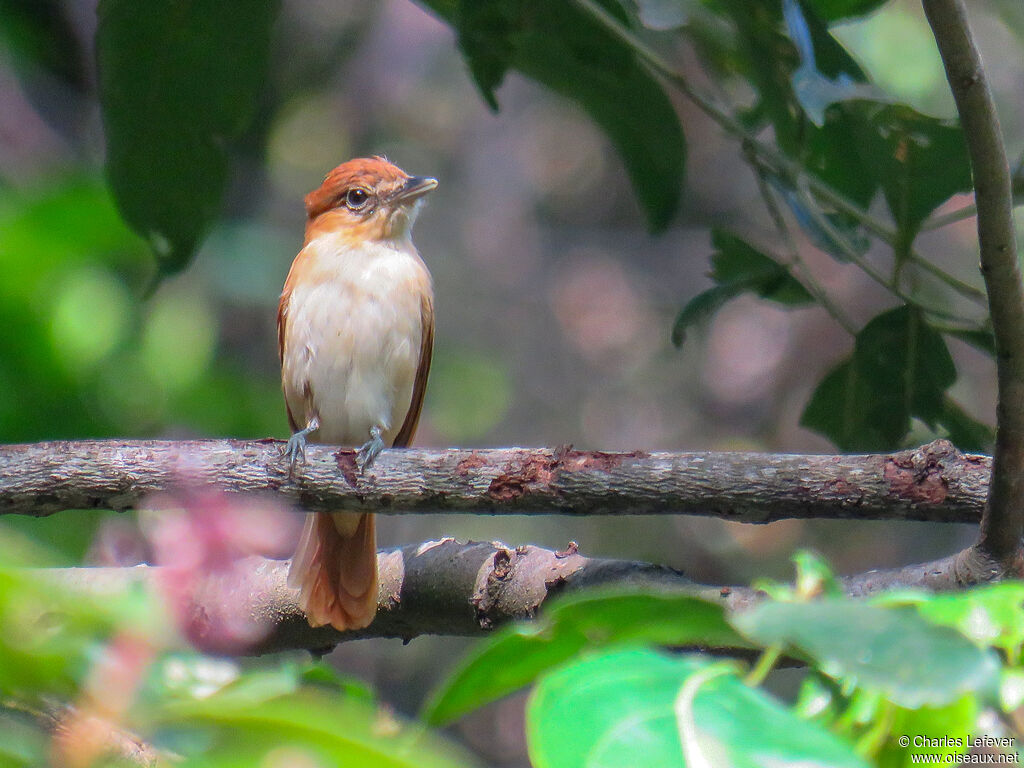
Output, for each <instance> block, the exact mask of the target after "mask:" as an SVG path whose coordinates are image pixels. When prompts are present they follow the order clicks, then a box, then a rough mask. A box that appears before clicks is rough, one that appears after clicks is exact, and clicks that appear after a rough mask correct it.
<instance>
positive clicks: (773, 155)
mask: <svg viewBox="0 0 1024 768" xmlns="http://www.w3.org/2000/svg"><path fill="white" fill-rule="evenodd" d="M576 3H577V4H578V5H579V6H580V7H581V8H583V9H584V10H585V11H587V12H588V13H589V14H590V15H591V16H592V17H593V18H594V20H595V21H597V22H599V23H600V24H601V25H602V26H604V27H605V28H606V29H607V30H608V31H609V32H611V33H612V34H613V35H615V36H616V37H617V38H619V40H621V41H622V42H624V43H626V45H628V46H629V47H630V48H632V49H633V51H634V52H635V53H636V54H637V55H638V56H640V58H642V59H643V60H644V61H645V62H647V65H648V66H649V67H650V68H651V69H653V70H654V71H655V72H657V73H658V74H660V75H661V76H662V77H664V78H665V79H666V80H668V81H669V82H671V83H672V84H673V85H674V86H675V87H676V88H678V89H679V91H680V92H682V93H683V94H684V95H685V96H686V97H687V98H689V99H690V101H692V102H693V103H694V104H696V105H697V107H698V108H699V109H700V110H701V111H702V112H704V113H705V114H706V115H708V117H710V118H711V119H712V120H714V121H715V122H716V123H718V125H719V126H721V127H722V128H723V129H724V130H725V131H726V132H727V133H730V134H732V135H734V136H736V137H738V138H740V139H741V140H742V141H743V142H744V143H745V144H747V145H749V147H750V148H751V149H752V150H753V151H755V152H756V153H757V155H758V157H759V158H760V159H761V160H762V161H763V162H764V163H766V164H767V165H768V166H769V167H770V168H771V169H772V171H773V172H774V173H775V175H777V176H779V177H780V178H783V179H787V180H789V181H790V182H794V183H795V181H796V180H797V179H801V178H803V179H804V180H805V181H806V183H807V186H808V188H809V189H810V191H811V192H813V193H814V195H815V196H817V197H818V198H820V199H821V200H823V201H825V202H826V203H828V204H829V205H831V206H832V207H833V208H834V209H835V210H836V211H838V212H840V213H845V214H847V215H848V216H850V217H852V218H853V219H854V220H855V221H857V222H858V223H859V224H860V225H861V226H863V227H864V228H865V229H866V230H867V231H868V232H870V233H872V234H873V235H875V236H876V237H878V238H879V239H880V240H882V241H883V242H885V243H886V244H888V245H890V246H893V247H895V245H896V243H897V242H898V241H899V233H898V232H897V231H896V230H895V229H893V228H891V227H888V226H886V225H885V224H884V223H882V222H881V221H879V220H878V219H877V218H875V217H874V216H872V215H871V214H870V213H868V212H867V211H865V210H864V209H863V208H861V207H860V206H859V205H857V204H856V203H854V202H853V201H851V200H849V199H848V198H846V197H845V196H844V195H843V194H841V193H840V192H838V191H836V190H835V189H833V188H832V187H831V186H829V185H828V184H826V183H825V182H823V181H821V180H820V179H819V178H817V177H816V176H814V174H809V173H807V172H806V169H805V168H804V167H803V166H802V165H801V164H800V163H798V162H796V161H794V160H791V159H790V158H788V157H786V156H785V155H783V154H781V153H779V152H777V151H776V150H775V149H774V148H773V147H771V146H769V145H768V144H765V143H764V142H762V141H760V140H759V139H758V138H757V137H756V136H755V135H754V134H753V133H751V132H750V131H749V130H748V129H747V128H746V126H744V125H743V123H741V122H740V121H739V120H737V119H736V118H735V117H733V116H732V115H731V114H730V113H729V112H728V110H726V109H724V108H723V107H721V106H719V105H718V104H717V103H716V102H715V100H714V99H713V98H711V97H710V96H707V95H705V94H703V93H701V92H700V91H699V90H697V89H696V88H694V87H693V85H692V84H691V83H690V81H689V78H687V77H686V75H684V74H683V73H682V72H680V71H679V70H678V69H676V68H675V67H673V66H672V65H671V64H670V63H669V62H668V61H666V60H665V59H664V57H662V56H661V55H660V54H659V53H658V52H657V51H655V50H654V49H653V48H651V47H650V46H648V45H647V44H646V43H644V42H643V41H641V40H640V39H638V38H637V37H636V36H635V35H633V33H632V32H631V31H630V30H629V29H627V28H626V27H625V26H623V25H622V24H621V23H620V22H619V21H618V19H616V18H615V17H614V16H612V15H611V14H610V13H608V12H607V11H606V10H605V9H604V8H602V7H601V6H600V5H598V4H597V3H595V2H594V0H576ZM909 260H910V261H912V262H913V263H914V264H916V265H918V266H920V267H922V268H923V269H924V270H925V271H927V272H928V273H929V274H931V275H932V276H933V277H935V278H937V279H938V280H941V281H942V282H943V283H945V284H946V285H947V286H949V287H950V288H952V289H953V290H955V291H957V292H958V293H961V294H963V295H964V296H966V297H967V298H969V299H971V300H972V301H975V302H979V303H984V302H985V295H984V293H982V292H981V291H979V290H978V289H977V288H975V287H974V286H971V285H969V284H967V283H965V282H963V281H961V280H958V279H957V278H955V277H953V276H952V275H950V274H948V273H946V272H945V271H943V270H942V269H940V268H939V267H936V266H935V265H934V264H931V263H930V262H928V261H926V260H925V259H923V258H922V257H921V256H919V255H918V254H917V253H914V252H911V253H910V254H909Z"/></svg>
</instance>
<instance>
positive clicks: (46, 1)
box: [0, 0, 86, 98]
mask: <svg viewBox="0 0 1024 768" xmlns="http://www.w3.org/2000/svg"><path fill="white" fill-rule="evenodd" d="M0 18H2V19H3V20H4V23H3V24H0V44H2V45H0V47H3V48H6V49H7V50H9V51H10V52H11V53H13V54H14V56H13V57H12V58H13V63H14V64H15V67H16V69H17V70H18V71H19V74H21V75H22V76H23V77H24V76H25V75H29V77H31V75H32V74H33V73H32V72H31V69H32V68H33V67H37V68H39V70H41V71H44V72H46V73H47V74H49V75H51V76H52V77H55V78H57V79H58V80H59V81H61V82H62V83H64V84H65V85H67V86H70V87H71V88H73V89H75V90H82V89H84V88H85V85H86V79H85V72H84V67H83V63H84V59H83V56H82V46H81V45H80V44H79V42H78V37H77V36H76V35H75V30H74V27H72V25H71V23H70V22H69V20H68V17H67V15H66V13H65V9H64V6H63V4H62V3H61V2H60V1H59V0H31V1H30V2H25V0H0ZM52 97H53V96H52V94H51V98H52Z"/></svg>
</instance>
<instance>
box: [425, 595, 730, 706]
mask: <svg viewBox="0 0 1024 768" xmlns="http://www.w3.org/2000/svg"><path fill="white" fill-rule="evenodd" d="M629 642H632V643H639V642H643V643H651V644H657V645H675V646H681V645H698V646H709V647H715V646H731V647H734V646H735V645H736V644H737V643H738V644H740V645H743V644H745V641H744V640H743V639H742V638H741V637H740V636H739V635H738V634H737V633H736V632H735V631H734V630H733V629H732V628H731V627H730V626H729V624H728V622H727V621H726V620H725V616H724V610H723V608H722V606H720V605H718V604H717V603H711V602H708V601H706V600H702V599H700V598H697V597H693V596H692V595H687V594H681V593H676V594H673V593H671V592H664V593H651V592H644V591H636V590H628V591H621V590H615V591H606V590H599V591H594V592H585V593H582V594H579V595H568V596H566V597H564V598H562V599H560V600H558V601H557V602H555V603H554V604H553V605H551V606H550V607H547V606H546V607H545V609H544V612H543V613H542V614H541V615H540V617H539V618H538V619H536V620H535V621H533V622H531V623H529V624H515V625H512V626H509V627H506V628H504V629H502V630H500V631H498V632H497V633H495V635H494V636H493V637H491V638H489V639H488V640H487V641H485V642H483V643H481V644H480V645H479V646H477V648H476V650H475V651H474V652H473V653H472V654H470V656H468V657H467V658H466V659H465V660H464V661H463V662H462V663H461V664H460V665H459V667H458V668H457V669H456V670H455V672H454V673H452V675H451V676H450V677H449V679H448V680H446V681H445V682H444V683H443V684H442V686H441V688H440V689H439V690H437V691H435V692H434V694H433V695H432V696H431V697H430V700H429V701H428V702H427V704H426V706H425V707H424V717H425V718H426V720H427V722H429V723H433V724H441V723H448V722H451V721H452V720H455V719H456V718H458V717H460V716H462V715H464V714H465V713H467V712H470V711H472V710H474V709H477V708H478V707H481V706H483V705H484V704H486V703H488V702H490V701H494V700H495V699H498V698H500V697H502V696H505V695H507V694H509V693H511V692H512V691H515V690H517V689H519V688H522V687H523V686H525V685H528V684H530V683H531V682H533V681H534V680H535V679H536V678H537V676H538V675H539V674H541V673H542V672H544V671H545V670H548V669H550V668H552V667H554V666H556V665H558V664H562V663H563V662H565V661H568V660H569V659H571V658H572V657H573V656H575V655H576V654H577V653H579V652H580V651H581V650H584V649H586V648H596V647H600V646H604V645H612V644H616V643H629Z"/></svg>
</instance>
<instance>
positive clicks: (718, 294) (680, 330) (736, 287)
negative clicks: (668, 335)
mask: <svg viewBox="0 0 1024 768" xmlns="http://www.w3.org/2000/svg"><path fill="white" fill-rule="evenodd" d="M744 292H745V289H744V287H743V286H742V285H740V284H737V283H733V284H727V285H716V286H715V287H714V288H708V289H707V290H706V291H701V292H700V293H698V294H697V295H696V296H694V297H693V298H692V299H690V300H689V301H688V302H686V306H685V307H683V308H682V309H681V310H680V311H679V314H678V315H676V320H675V322H674V323H672V343H673V344H674V345H675V346H677V347H681V346H683V342H684V341H686V333H687V331H689V330H690V328H692V327H693V326H695V325H698V324H700V323H703V322H705V321H706V320H708V319H709V318H710V317H711V316H712V315H714V314H715V313H716V312H717V311H718V310H719V309H721V308H722V306H723V305H724V304H726V303H727V302H729V301H731V300H732V299H735V298H736V297H737V296H739V295H740V294H742V293H744Z"/></svg>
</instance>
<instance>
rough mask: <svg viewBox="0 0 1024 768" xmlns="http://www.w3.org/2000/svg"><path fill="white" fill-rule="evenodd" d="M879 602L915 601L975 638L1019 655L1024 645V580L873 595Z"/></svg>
mask: <svg viewBox="0 0 1024 768" xmlns="http://www.w3.org/2000/svg"><path fill="white" fill-rule="evenodd" d="M872 602H873V603H875V604H876V605H912V606H914V607H915V608H916V609H917V611H918V613H920V614H921V616H923V617H924V618H925V619H927V620H928V621H930V622H932V623H933V624H938V625H941V626H947V627H953V628H955V629H957V630H959V631H960V632H961V633H962V634H963V635H965V636H966V637H969V638H970V639H972V640H974V641H975V642H977V643H979V644H981V645H984V646H991V647H995V648H1000V649H1001V650H1003V651H1004V652H1005V653H1006V654H1007V655H1008V656H1009V657H1010V658H1011V659H1014V658H1017V655H1018V653H1019V651H1020V648H1021V646H1022V645H1024V584H1022V583H1020V582H1017V581H1004V582H1000V583H998V584H986V585H984V586H979V587H972V588H971V589H967V590H965V591H963V592H957V593H955V594H954V593H950V594H945V593H939V594H935V593H931V592H923V591H917V590H913V591H912V590H898V591H894V592H888V593H885V594H882V595H879V596H878V597H876V598H874V600H873V601H872Z"/></svg>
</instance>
